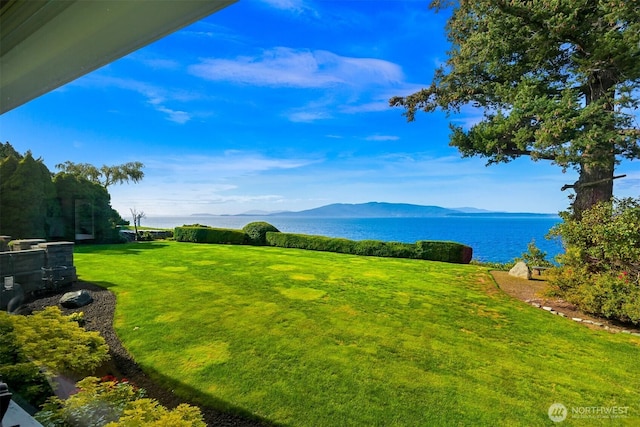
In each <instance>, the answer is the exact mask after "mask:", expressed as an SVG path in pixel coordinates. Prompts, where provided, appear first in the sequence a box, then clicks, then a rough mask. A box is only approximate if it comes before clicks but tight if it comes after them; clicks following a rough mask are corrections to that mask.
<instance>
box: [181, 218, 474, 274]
mask: <svg viewBox="0 0 640 427" xmlns="http://www.w3.org/2000/svg"><path fill="white" fill-rule="evenodd" d="M174 236H175V240H176V241H179V242H192V243H217V244H232V245H258V246H265V245H267V246H276V247H281V248H296V249H307V250H315V251H325V252H338V253H344V254H352V255H365V256H379V257H392V258H411V259H423V260H430V261H442V262H451V263H458V264H468V263H469V262H470V261H471V258H472V257H473V249H472V248H471V247H469V246H466V245H463V244H461V243H456V242H443V241H429V240H420V241H418V242H416V243H401V242H383V241H379V240H349V239H343V238H335V237H325V236H313V235H305V234H293V233H281V232H280V231H278V229H277V228H276V227H274V226H273V225H271V224H269V223H267V222H253V223H250V224H247V225H246V226H245V227H244V228H243V229H242V230H233V229H227V228H214V227H207V226H203V225H199V224H196V225H185V226H182V227H176V229H175V233H174Z"/></svg>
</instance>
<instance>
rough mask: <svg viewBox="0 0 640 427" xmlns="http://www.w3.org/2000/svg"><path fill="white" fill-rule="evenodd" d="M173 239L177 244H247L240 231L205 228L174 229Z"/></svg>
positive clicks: (244, 236) (245, 237)
mask: <svg viewBox="0 0 640 427" xmlns="http://www.w3.org/2000/svg"><path fill="white" fill-rule="evenodd" d="M174 238H175V240H177V241H178V242H192V243H218V244H229V245H244V244H245V243H247V236H246V234H245V233H244V231H242V230H233V229H229V228H213V227H206V226H182V227H176V228H175V232H174Z"/></svg>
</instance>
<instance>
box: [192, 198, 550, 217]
mask: <svg viewBox="0 0 640 427" xmlns="http://www.w3.org/2000/svg"><path fill="white" fill-rule="evenodd" d="M193 216H211V215H210V214H193ZM224 216H268V217H316V218H427V217H447V216H449V217H450V216H474V217H476V216H491V217H496V216H505V217H507V216H508V217H514V216H515V217H517V216H527V217H530V216H537V217H556V216H557V214H545V213H527V212H521V213H512V212H492V211H487V210H483V209H476V208H469V207H466V208H453V209H452V208H443V207H440V206H423V205H413V204H408V203H383V202H369V203H359V204H349V203H333V204H330V205H325V206H321V207H318V208H314V209H307V210H303V211H297V212H294V211H278V212H266V211H249V212H245V213H242V214H238V215H224Z"/></svg>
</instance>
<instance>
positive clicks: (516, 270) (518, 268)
mask: <svg viewBox="0 0 640 427" xmlns="http://www.w3.org/2000/svg"><path fill="white" fill-rule="evenodd" d="M509 276H514V277H519V278H521V279H527V280H530V279H531V270H530V269H529V267H528V266H527V264H525V262H524V261H518V262H517V263H516V265H514V266H513V268H511V270H509Z"/></svg>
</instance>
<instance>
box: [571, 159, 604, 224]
mask: <svg viewBox="0 0 640 427" xmlns="http://www.w3.org/2000/svg"><path fill="white" fill-rule="evenodd" d="M611 160H612V162H611V165H610V166H602V165H585V164H583V165H582V166H581V168H580V178H579V179H578V181H577V182H576V183H575V186H574V190H575V192H576V196H575V200H574V201H573V204H572V214H573V217H574V218H575V219H580V218H582V213H583V212H584V211H585V210H587V209H589V208H591V207H592V206H593V205H595V204H596V203H599V202H608V201H610V200H611V198H612V197H613V172H614V166H613V160H614V159H613V155H612V159H611Z"/></svg>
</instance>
